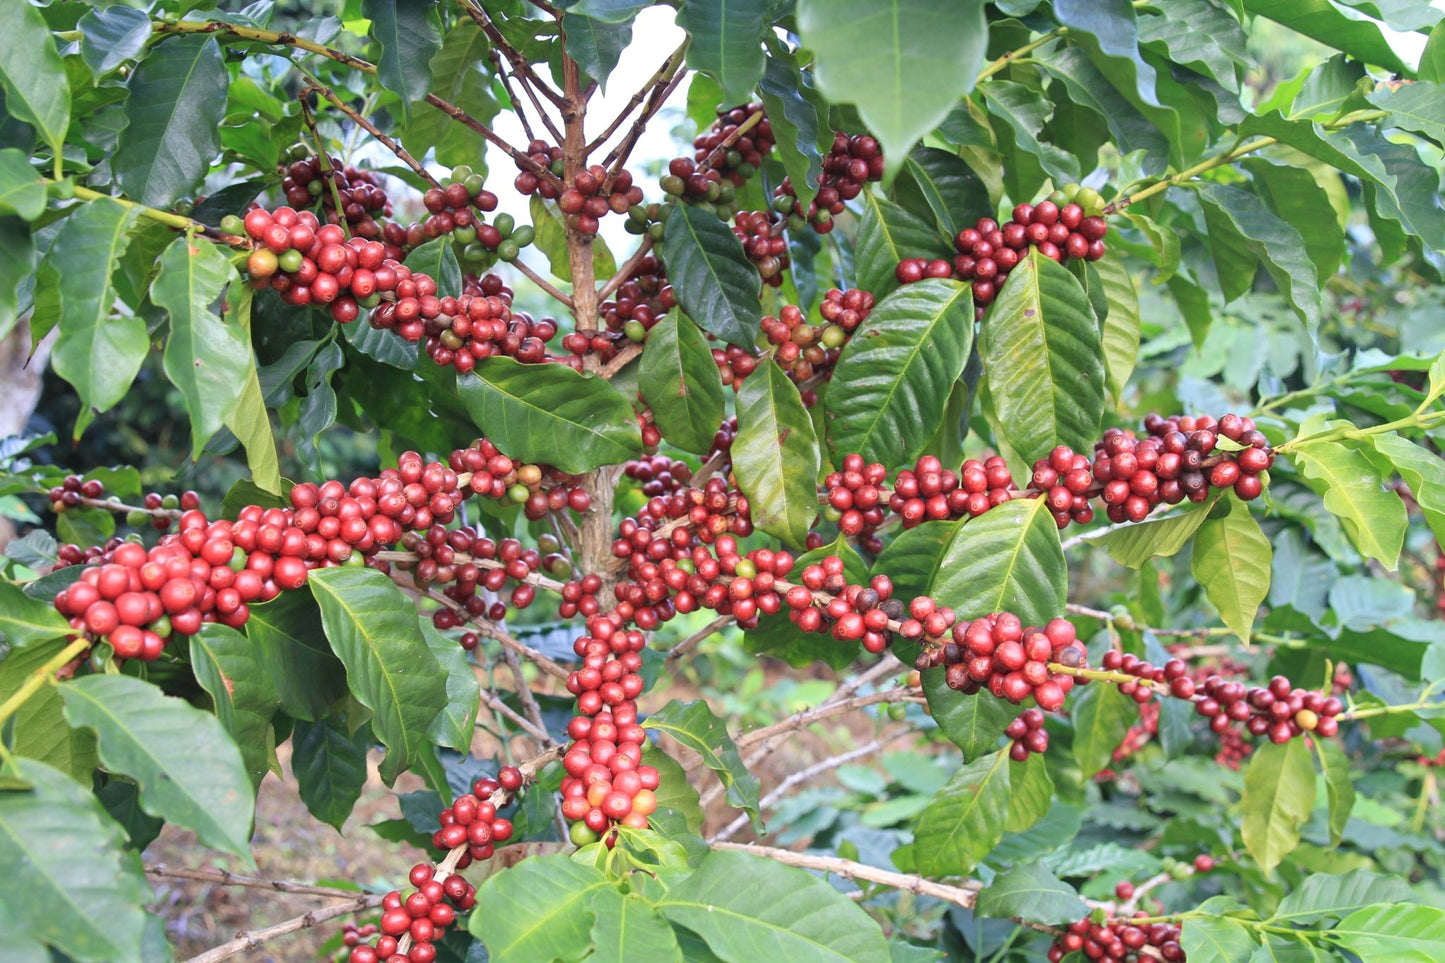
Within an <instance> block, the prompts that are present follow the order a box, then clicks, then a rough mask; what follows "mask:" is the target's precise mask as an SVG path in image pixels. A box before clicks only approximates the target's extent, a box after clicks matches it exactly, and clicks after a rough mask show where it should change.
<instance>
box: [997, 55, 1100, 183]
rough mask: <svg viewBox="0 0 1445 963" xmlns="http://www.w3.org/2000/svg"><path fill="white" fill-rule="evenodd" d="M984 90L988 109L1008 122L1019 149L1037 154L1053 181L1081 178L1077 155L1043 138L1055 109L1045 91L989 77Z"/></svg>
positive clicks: (1076, 180)
mask: <svg viewBox="0 0 1445 963" xmlns="http://www.w3.org/2000/svg"><path fill="white" fill-rule="evenodd" d="M982 90H983V95H984V98H985V99H986V100H987V101H988V108H989V112H990V113H992V114H993V115H994V116H995V117H997V118H999V119H1000V120H1002V121H1004V122H1005V123H1006V124H1008V126H1009V129H1010V130H1012V131H1013V135H1014V141H1015V143H1017V144H1018V147H1019V149H1020V150H1023V151H1026V152H1027V153H1029V154H1031V155H1033V156H1034V157H1037V158H1038V160H1039V163H1040V165H1042V167H1043V169H1044V173H1046V174H1048V175H1049V176H1050V177H1051V178H1053V180H1054V183H1056V184H1072V183H1077V182H1078V180H1079V161H1078V159H1077V158H1076V157H1074V155H1073V154H1070V153H1069V152H1068V151H1066V150H1063V149H1062V148H1059V147H1056V146H1054V145H1053V144H1052V143H1050V142H1048V141H1046V140H1041V139H1040V135H1041V134H1043V131H1044V125H1045V124H1046V123H1048V120H1049V116H1050V115H1051V114H1052V113H1053V109H1054V108H1053V105H1052V104H1051V103H1050V102H1049V101H1048V100H1047V99H1045V97H1044V95H1043V94H1042V93H1040V92H1038V91H1036V90H1031V89H1029V88H1028V87H1025V86H1024V85H1023V84H1016V83H1013V82H1012V81H1008V80H990V81H989V82H988V83H987V84H984V86H983V88H982Z"/></svg>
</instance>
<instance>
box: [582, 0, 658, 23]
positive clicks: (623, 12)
mask: <svg viewBox="0 0 1445 963" xmlns="http://www.w3.org/2000/svg"><path fill="white" fill-rule="evenodd" d="M652 3H653V0H580V2H578V3H577V4H575V5H574V6H571V7H568V8H567V9H568V12H569V13H575V14H578V15H579V16H583V17H591V18H592V19H594V20H601V21H602V22H603V23H622V22H623V21H624V20H631V19H632V18H633V17H635V16H637V12H638V11H639V10H641V9H642V8H643V7H650V6H652Z"/></svg>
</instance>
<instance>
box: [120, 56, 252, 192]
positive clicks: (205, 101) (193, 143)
mask: <svg viewBox="0 0 1445 963" xmlns="http://www.w3.org/2000/svg"><path fill="white" fill-rule="evenodd" d="M229 81H230V74H229V73H227V71H226V64H225V62H224V60H223V57H222V54H221V48H220V46H218V45H217V43H216V41H215V40H213V39H211V38H209V37H200V36H189V37H175V38H171V39H167V40H165V41H163V42H162V43H160V44H158V45H157V46H156V47H155V49H154V50H152V51H151V52H150V53H149V54H148V55H147V56H146V58H145V59H144V60H142V61H141V62H140V65H139V66H138V67H136V70H135V73H134V74H132V75H131V78H130V84H129V86H130V96H128V97H127V98H126V100H125V116H126V118H127V120H128V121H129V122H128V123H127V124H126V127H125V129H123V130H122V131H121V132H120V140H119V142H118V143H117V145H116V151H115V156H114V157H113V158H112V159H111V163H112V165H113V167H114V168H115V177H116V181H117V182H118V183H119V184H120V186H121V188H122V189H123V190H124V191H125V194H126V196H127V197H129V198H131V199H132V200H136V201H139V202H140V203H142V204H148V205H150V206H151V207H160V208H168V207H170V206H171V205H172V204H174V203H175V202H176V201H177V200H179V199H180V198H182V197H184V196H186V195H187V194H190V193H192V192H193V191H194V190H195V189H196V188H197V187H198V186H200V183H201V178H203V177H204V176H205V174H206V171H207V170H208V169H209V168H210V165H211V162H212V161H213V160H215V158H216V155H217V154H219V153H220V150H221V120H222V118H223V117H224V116H225V113H226V89H227V87H228V85H229Z"/></svg>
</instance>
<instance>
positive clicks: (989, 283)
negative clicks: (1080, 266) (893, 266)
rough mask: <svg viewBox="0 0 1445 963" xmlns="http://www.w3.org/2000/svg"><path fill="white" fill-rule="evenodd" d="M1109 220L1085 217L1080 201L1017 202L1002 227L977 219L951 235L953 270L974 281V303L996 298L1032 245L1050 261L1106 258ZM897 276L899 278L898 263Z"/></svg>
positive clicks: (992, 222)
mask: <svg viewBox="0 0 1445 963" xmlns="http://www.w3.org/2000/svg"><path fill="white" fill-rule="evenodd" d="M1108 230H1109V228H1108V224H1107V222H1106V221H1105V220H1104V219H1103V218H1102V217H1100V216H1098V215H1088V216H1086V215H1085V213H1084V209H1083V208H1082V207H1081V206H1079V205H1078V204H1074V203H1070V204H1065V205H1064V206H1063V207H1062V208H1061V207H1059V205H1057V204H1055V203H1054V202H1053V201H1049V200H1045V201H1040V202H1039V203H1038V204H1019V205H1018V206H1016V207H1015V208H1014V209H1013V218H1012V220H1011V221H1009V222H1008V223H1007V224H1003V225H1000V224H999V223H998V222H997V221H995V220H994V219H993V218H991V217H981V218H979V219H978V221H977V222H976V223H975V224H974V226H973V227H966V228H964V229H963V230H961V231H959V232H958V236H957V237H955V238H954V239H953V247H954V250H956V251H957V252H958V255H957V256H956V257H955V258H954V259H953V271H954V273H955V274H956V275H957V276H958V277H960V278H962V279H963V280H965V281H972V282H973V301H974V304H976V305H978V306H979V307H983V306H985V305H987V304H989V303H990V302H991V301H993V299H994V298H995V297H997V296H998V292H999V289H1000V288H1002V287H1003V282H1004V279H1005V278H1007V277H1008V273H1009V271H1011V270H1013V268H1014V266H1015V265H1016V264H1018V262H1019V260H1020V259H1021V258H1023V257H1025V256H1026V255H1027V253H1028V249H1029V248H1030V247H1036V248H1038V251H1039V254H1041V255H1043V256H1044V257H1046V258H1049V259H1050V260H1052V261H1058V262H1059V263H1061V264H1062V263H1065V262H1067V261H1070V260H1078V259H1081V258H1082V259H1083V260H1087V261H1097V260H1099V259H1100V258H1102V257H1103V256H1104V253H1105V247H1104V235H1105V234H1107V233H1108ZM899 271H900V277H899V280H903V278H902V275H901V272H902V271H903V268H902V266H901V265H900V267H899Z"/></svg>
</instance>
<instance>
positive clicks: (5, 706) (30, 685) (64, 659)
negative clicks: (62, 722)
mask: <svg viewBox="0 0 1445 963" xmlns="http://www.w3.org/2000/svg"><path fill="white" fill-rule="evenodd" d="M93 644H94V643H92V642H91V640H90V639H88V638H86V637H85V636H81V637H80V638H78V639H75V640H73V641H72V642H71V643H70V644H69V645H67V646H66V647H65V648H63V649H61V650H60V651H59V652H57V653H55V655H54V656H53V657H52V658H51V659H50V660H49V661H48V662H46V663H45V664H44V665H42V666H41V667H40V668H38V669H36V670H35V671H34V672H32V673H30V675H29V676H28V677H27V678H26V679H25V681H24V682H22V683H21V684H20V688H18V689H16V690H15V692H14V693H13V694H11V696H10V698H8V699H6V700H5V701H4V702H0V727H3V726H4V725H5V722H6V720H8V719H9V718H10V717H11V716H12V715H14V714H15V712H16V710H18V709H19V708H20V707H21V706H22V705H24V704H25V702H26V700H27V699H29V698H30V697H31V696H33V695H34V694H35V693H37V692H39V691H40V690H41V689H42V688H44V687H45V686H47V685H49V684H50V683H52V682H54V681H55V673H57V672H59V671H60V670H61V669H63V668H65V666H66V665H68V664H69V663H70V662H71V661H73V660H74V659H75V658H77V657H78V656H80V655H81V654H83V653H84V652H85V650H86V649H88V648H90V647H91V645H93Z"/></svg>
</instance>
